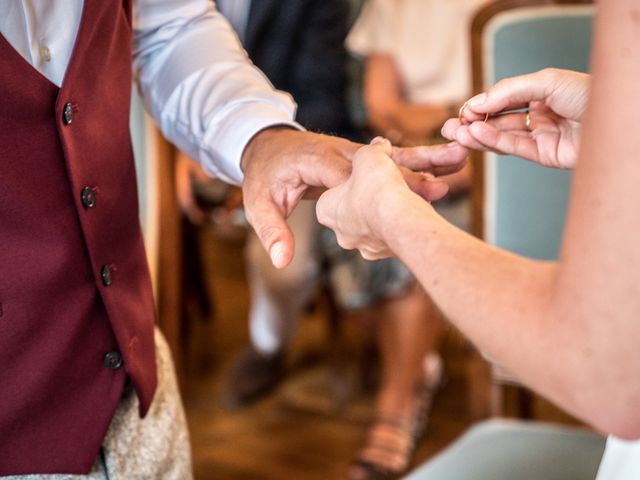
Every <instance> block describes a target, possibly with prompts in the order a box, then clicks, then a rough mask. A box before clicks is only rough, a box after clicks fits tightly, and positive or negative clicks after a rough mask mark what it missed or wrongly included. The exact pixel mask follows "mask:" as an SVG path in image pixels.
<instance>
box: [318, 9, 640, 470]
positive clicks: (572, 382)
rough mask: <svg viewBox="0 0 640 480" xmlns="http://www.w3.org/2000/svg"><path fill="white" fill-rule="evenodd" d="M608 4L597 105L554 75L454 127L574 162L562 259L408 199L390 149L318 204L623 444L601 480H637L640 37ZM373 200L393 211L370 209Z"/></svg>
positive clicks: (499, 144)
mask: <svg viewBox="0 0 640 480" xmlns="http://www.w3.org/2000/svg"><path fill="white" fill-rule="evenodd" d="M606 7H607V8H601V9H599V10H598V16H597V18H596V35H595V44H594V51H593V60H592V68H593V80H592V84H591V86H590V94H589V96H590V98H589V101H588V102H585V99H586V98H587V88H589V82H588V81H586V80H585V77H583V76H580V75H575V74H566V73H563V72H559V71H557V70H545V71H542V72H540V73H538V74H535V75H533V76H524V77H516V78H514V79H508V80H505V81H502V82H500V83H498V84H497V85H496V86H495V87H494V88H493V89H490V90H489V91H488V92H487V93H486V94H481V95H479V96H477V97H474V98H473V99H471V100H470V102H469V108H468V109H465V118H466V119H467V120H468V121H472V122H473V123H471V124H470V125H466V124H465V125H461V124H460V122H459V121H458V120H451V121H449V122H448V124H447V125H446V126H445V129H444V132H445V134H446V135H447V136H449V137H450V138H456V139H459V140H460V141H461V142H462V143H464V144H470V142H475V143H476V144H479V145H482V146H483V147H484V148H488V149H492V150H497V151H500V152H504V153H519V154H521V155H523V156H525V158H528V159H531V160H533V161H537V162H540V163H542V164H545V165H549V166H571V165H574V164H575V166H576V171H575V176H574V181H573V189H572V192H571V200H570V208H569V215H568V221H567V225H566V228H565V237H564V242H563V247H562V252H561V255H560V259H559V261H557V262H542V261H535V260H529V259H525V258H522V257H519V256H517V255H514V254H511V253H508V252H505V251H502V250H500V249H497V248H494V247H491V246H489V245H486V244H484V243H483V242H481V241H479V240H477V239H475V238H473V237H471V236H468V235H466V234H464V233H463V232H460V231H459V230H457V229H456V228H455V227H453V226H451V225H450V224H448V223H447V222H446V221H444V220H443V219H442V218H440V217H439V216H438V215H437V214H435V212H434V211H433V209H432V208H431V207H430V206H429V205H428V204H427V203H425V202H422V201H417V199H416V198H415V196H414V195H413V194H411V193H410V192H409V191H408V190H407V189H406V187H405V186H404V182H403V181H402V180H401V179H400V178H399V176H398V171H397V170H396V169H395V165H394V164H393V162H390V161H389V159H388V157H387V154H388V153H389V152H390V149H389V145H388V143H387V142H386V141H384V140H379V141H378V142H377V143H376V145H373V146H371V147H366V148H365V149H363V150H362V151H361V153H359V154H358V155H357V158H356V159H355V161H354V170H353V174H352V176H351V179H350V180H349V181H347V183H345V184H344V185H342V186H339V187H337V188H336V189H333V190H330V191H329V192H327V193H326V194H325V196H324V197H323V198H321V199H320V200H319V202H318V213H319V217H320V220H321V222H322V223H324V224H330V225H332V226H333V227H334V228H336V230H338V238H339V240H340V243H341V244H342V245H343V246H345V247H357V248H359V249H360V251H361V252H362V253H363V254H364V255H365V256H367V257H369V258H379V257H381V256H384V255H388V254H390V253H391V252H394V253H395V254H397V255H398V256H399V257H400V258H402V259H403V260H404V261H405V262H406V263H407V264H408V265H409V266H410V267H411V268H412V271H413V272H414V273H415V274H416V276H417V277H418V278H419V279H420V281H421V283H422V284H423V285H424V286H425V288H426V289H427V290H428V292H429V293H430V294H431V295H432V297H433V298H434V300H435V301H436V302H438V305H439V306H440V307H441V308H442V309H443V311H444V312H445V313H446V314H447V316H448V318H450V319H451V321H452V322H453V323H455V324H456V326H458V327H459V328H460V329H461V330H462V331H463V332H464V333H466V334H467V335H469V336H470V337H471V338H472V339H473V340H474V341H475V342H477V343H478V345H479V346H480V347H481V348H482V349H484V350H486V351H487V352H489V353H490V354H491V355H492V356H493V357H494V358H496V359H497V360H498V361H499V362H500V363H501V364H503V365H505V367H506V368H508V369H509V370H510V371H512V372H514V373H515V374H517V375H518V377H519V378H520V379H522V380H523V381H525V382H526V383H527V384H528V385H530V386H531V387H533V388H535V389H536V390H537V391H539V392H540V393H542V394H543V395H545V396H547V397H548V398H550V399H551V400H553V401H554V402H556V403H557V404H558V405H560V406H561V407H562V408H564V409H566V410H567V411H569V412H571V413H572V414H574V415H576V416H577V417H579V418H581V419H583V420H585V421H587V422H589V423H590V424H592V425H593V426H595V427H596V428H597V429H599V430H601V431H603V432H606V433H607V434H610V435H612V437H611V438H610V439H609V442H608V445H607V449H606V450H605V454H604V457H603V460H602V463H601V467H600V471H599V474H598V478H602V479H607V480H618V479H625V480H626V479H632V478H636V477H637V475H638V474H639V473H640V444H639V443H638V442H637V441H635V442H629V441H624V440H621V439H620V438H622V439H626V440H637V439H638V438H639V437H640V414H639V413H638V409H637V408H636V406H637V404H638V401H639V400H640V382H639V381H638V372H640V353H639V351H638V349H637V344H638V341H639V339H640V329H639V328H638V318H639V317H640V304H639V303H638V300H637V298H638V296H637V295H636V294H635V292H637V288H638V283H640V277H639V274H638V269H637V268H636V265H638V264H640V249H638V244H639V243H640V225H639V223H638V215H637V208H636V204H637V203H638V202H639V201H640V193H639V192H638V188H637V182H638V179H640V165H639V164H638V162H637V158H638V155H640V140H639V139H638V136H637V135H633V134H631V135H630V134H629V132H634V131H635V130H637V127H638V121H637V111H638V110H639V109H640V96H639V95H638V91H637V88H636V78H637V77H638V75H640V56H638V55H629V54H628V49H627V47H626V46H627V45H629V42H632V41H633V39H634V38H635V35H636V31H637V25H636V23H637V21H636V20H635V19H634V12H635V11H636V10H637V5H636V2H634V1H631V0H616V1H610V2H607V4H606ZM523 106H525V107H528V108H529V110H530V111H529V113H528V116H527V114H525V113H518V114H510V115H505V116H498V117H496V118H495V119H493V120H491V121H490V122H489V125H484V126H483V125H481V123H482V120H481V118H480V117H482V116H483V115H484V114H485V113H490V114H495V113H499V112H502V111H508V110H510V109H514V108H521V107H523ZM585 112H586V113H585ZM583 115H584V117H583ZM576 147H577V149H576ZM374 192H375V198H376V199H378V201H382V202H383V203H382V204H383V205H384V208H371V205H372V198H374V197H373V195H374ZM418 219H419V220H418ZM498 332H499V334H497V333H498ZM616 437H619V438H616Z"/></svg>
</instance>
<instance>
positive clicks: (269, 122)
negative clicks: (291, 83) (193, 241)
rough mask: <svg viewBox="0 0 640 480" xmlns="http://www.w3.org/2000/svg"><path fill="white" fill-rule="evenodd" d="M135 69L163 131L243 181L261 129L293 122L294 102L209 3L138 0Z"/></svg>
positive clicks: (222, 173)
mask: <svg viewBox="0 0 640 480" xmlns="http://www.w3.org/2000/svg"><path fill="white" fill-rule="evenodd" d="M133 58H134V63H133V65H134V74H135V77H136V80H137V82H138V87H139V88H140V91H141V94H142V97H143V99H144V102H145V106H146V108H147V110H148V111H149V113H150V114H151V116H152V117H153V118H154V119H155V120H156V122H157V123H158V125H159V126H160V129H161V130H162V133H163V134H164V135H165V136H166V137H167V138H168V139H169V140H170V141H171V142H173V143H174V144H175V145H176V146H177V147H178V148H180V149H181V150H183V151H184V152H185V153H186V154H188V155H189V156H190V157H192V158H194V159H196V160H198V161H199V162H200V163H201V164H202V166H203V168H204V169H205V171H207V172H208V173H209V174H211V175H214V176H216V177H218V178H220V179H222V180H225V181H227V182H230V183H235V184H240V183H242V180H243V174H242V171H241V169H240V159H241V157H242V152H243V151H244V148H245V146H246V145H247V143H248V142H249V140H251V138H252V137H253V136H254V135H255V134H256V133H258V132H259V131H260V130H263V129H264V128H267V127H269V126H274V125H290V126H292V127H294V128H298V129H301V128H302V127H300V126H299V125H298V124H297V123H295V122H294V121H293V118H294V116H295V109H296V105H295V103H294V102H293V99H292V98H291V97H290V96H289V95H288V94H286V93H283V92H279V91H277V90H275V89H274V88H273V86H272V85H271V83H270V82H269V81H268V80H267V78H266V77H265V76H264V74H263V73H262V72H261V71H260V70H258V69H257V68H256V67H255V66H253V64H252V63H251V62H250V60H249V58H248V57H247V55H246V53H245V52H244V50H243V49H242V47H241V46H240V43H239V41H238V38H237V36H236V35H235V33H234V32H233V30H232V29H231V27H230V26H229V24H228V22H227V21H226V19H225V18H224V17H223V16H222V15H221V14H220V13H219V12H218V11H216V9H215V6H214V5H212V4H211V3H210V2H208V1H207V0H138V1H137V2H134V20H133Z"/></svg>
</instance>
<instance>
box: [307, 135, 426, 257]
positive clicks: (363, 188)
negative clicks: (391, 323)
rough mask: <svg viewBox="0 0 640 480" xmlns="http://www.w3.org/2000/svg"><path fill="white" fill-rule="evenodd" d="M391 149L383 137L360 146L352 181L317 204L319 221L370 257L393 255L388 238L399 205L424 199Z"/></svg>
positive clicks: (343, 242)
mask: <svg viewBox="0 0 640 480" xmlns="http://www.w3.org/2000/svg"><path fill="white" fill-rule="evenodd" d="M391 151H392V147H391V144H390V143H389V141H388V140H386V139H382V138H376V139H374V140H373V141H372V142H371V145H367V146H363V147H362V148H360V149H359V150H358V152H357V153H356V155H355V158H354V160H353V172H352V174H351V177H350V178H349V180H347V181H346V182H345V183H343V184H342V185H339V186H337V187H335V188H332V189H330V190H327V191H326V192H325V193H324V194H323V195H322V196H321V197H320V199H319V200H318V203H317V206H316V213H317V215H318V221H319V222H320V223H321V224H323V225H326V226H327V227H329V228H331V229H332V230H334V231H335V232H336V237H337V239H338V244H339V245H340V246H341V247H343V248H346V249H354V248H357V249H358V250H359V251H360V254H361V255H362V256H363V257H364V258H365V259H367V260H377V259H380V258H385V257H389V256H391V255H393V252H392V251H391V250H390V249H389V247H388V245H387V243H386V242H385V239H384V238H385V233H387V232H388V231H389V230H392V226H391V223H390V222H392V221H393V219H394V217H395V215H396V214H397V213H398V210H397V209H396V207H395V205H404V204H405V203H404V202H410V201H412V200H414V201H415V200H417V201H421V200H420V199H419V198H418V197H416V196H415V195H413V194H412V193H411V191H410V189H409V188H408V185H407V183H406V181H405V178H404V176H403V173H402V171H401V168H402V167H400V168H398V166H397V165H396V164H395V163H394V162H393V160H392V159H391V157H390V155H391ZM400 210H402V207H400Z"/></svg>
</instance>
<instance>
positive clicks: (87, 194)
mask: <svg viewBox="0 0 640 480" xmlns="http://www.w3.org/2000/svg"><path fill="white" fill-rule="evenodd" d="M80 198H81V200H82V205H84V206H85V207H87V208H93V207H94V206H95V204H96V192H94V191H93V188H91V187H84V188H83V189H82V192H81V193H80Z"/></svg>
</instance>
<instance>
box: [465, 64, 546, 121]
mask: <svg viewBox="0 0 640 480" xmlns="http://www.w3.org/2000/svg"><path fill="white" fill-rule="evenodd" d="M555 81H556V77H555V76H554V73H553V70H548V69H547V70H541V71H539V72H534V73H530V74H526V75H520V76H517V77H511V78H506V79H504V80H500V81H499V82H498V83H496V84H495V85H494V86H493V87H491V88H489V89H488V90H487V91H486V92H484V93H481V94H479V95H476V96H475V97H473V98H471V99H470V100H469V101H468V102H467V108H466V109H465V110H464V112H463V115H464V116H465V118H468V117H467V115H469V116H472V117H473V116H474V115H475V116H478V115H484V114H486V113H490V114H491V113H498V112H501V111H504V110H514V109H520V108H525V107H526V106H527V105H528V104H529V103H530V102H532V101H540V100H544V99H545V98H547V97H548V95H549V94H550V92H551V91H552V87H553V84H554V82H555Z"/></svg>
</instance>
